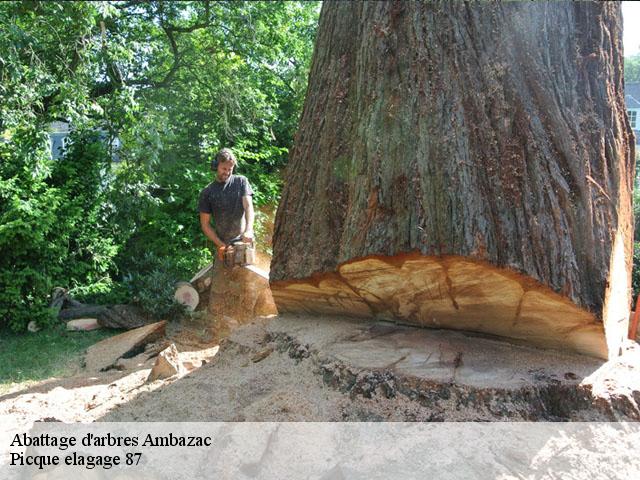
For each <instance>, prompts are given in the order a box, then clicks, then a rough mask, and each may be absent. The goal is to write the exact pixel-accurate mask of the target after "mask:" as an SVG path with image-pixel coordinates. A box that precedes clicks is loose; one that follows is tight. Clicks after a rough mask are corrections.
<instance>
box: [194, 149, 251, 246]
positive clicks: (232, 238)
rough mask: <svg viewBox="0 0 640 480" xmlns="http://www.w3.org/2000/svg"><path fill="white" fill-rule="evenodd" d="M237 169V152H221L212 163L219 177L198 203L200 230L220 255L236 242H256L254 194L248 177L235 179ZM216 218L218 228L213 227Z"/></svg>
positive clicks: (240, 176) (202, 194) (226, 150)
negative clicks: (234, 173) (235, 168)
mask: <svg viewBox="0 0 640 480" xmlns="http://www.w3.org/2000/svg"><path fill="white" fill-rule="evenodd" d="M235 166H236V157H235V156H234V155H233V152H232V151H231V150H229V149H228V148H223V149H222V150H220V151H219V152H218V153H217V154H216V157H215V159H214V160H213V162H212V163H211V169H212V170H213V171H214V172H215V175H216V177H215V179H214V181H213V182H211V183H210V184H209V185H208V186H207V187H206V188H205V189H204V190H202V192H200V199H199V200H198V211H199V212H200V227H201V228H202V232H203V233H204V234H205V235H206V236H207V238H209V239H210V240H212V241H213V243H214V244H215V245H216V247H217V249H218V252H221V251H223V250H224V249H225V248H226V246H227V245H231V244H233V242H237V241H239V240H242V241H243V242H251V241H252V240H253V218H254V214H253V202H252V195H253V191H252V190H251V185H249V181H248V180H247V178H246V177H243V176H242V175H233V169H234V167H235ZM212 218H213V221H214V224H215V227H213V226H212V225H211V220H212Z"/></svg>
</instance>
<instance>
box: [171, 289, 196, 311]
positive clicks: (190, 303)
mask: <svg viewBox="0 0 640 480" xmlns="http://www.w3.org/2000/svg"><path fill="white" fill-rule="evenodd" d="M173 298H174V299H175V301H176V302H178V303H179V304H180V305H184V306H185V308H186V309H187V310H188V311H190V312H193V311H194V310H195V309H196V307H197V306H198V303H200V296H199V295H198V291H197V290H196V289H195V288H193V285H191V284H190V283H189V282H178V283H177V285H176V291H175V293H174V294H173Z"/></svg>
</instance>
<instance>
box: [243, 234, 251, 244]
mask: <svg viewBox="0 0 640 480" xmlns="http://www.w3.org/2000/svg"><path fill="white" fill-rule="evenodd" d="M242 241H243V242H244V243H252V242H253V232H244V233H243V234H242Z"/></svg>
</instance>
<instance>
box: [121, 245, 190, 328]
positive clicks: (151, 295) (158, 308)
mask: <svg viewBox="0 0 640 480" xmlns="http://www.w3.org/2000/svg"><path fill="white" fill-rule="evenodd" d="M188 274H189V272H185V271H184V270H183V269H181V268H180V267H179V266H178V265H177V264H176V262H175V261H174V260H173V259H172V258H170V257H169V258H167V257H165V258H160V257H158V256H157V255H155V254H154V253H146V254H145V255H144V256H143V257H142V258H139V259H135V260H134V261H133V262H132V271H131V272H129V273H127V274H125V276H124V281H123V283H124V285H125V286H126V287H127V288H128V290H129V294H130V297H131V299H132V300H133V303H135V304H137V305H139V306H140V307H141V308H142V309H143V310H144V311H145V312H146V313H148V314H150V315H152V316H153V317H155V318H163V319H171V318H173V317H180V316H181V315H182V314H183V313H184V307H183V306H182V305H180V304H178V303H176V302H175V300H174V298H173V294H174V292H175V289H176V282H177V280H180V279H184V278H186V279H187V280H188V278H187V276H188ZM189 278H190V277H189Z"/></svg>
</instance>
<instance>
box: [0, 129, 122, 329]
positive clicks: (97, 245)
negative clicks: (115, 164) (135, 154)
mask: <svg viewBox="0 0 640 480" xmlns="http://www.w3.org/2000/svg"><path fill="white" fill-rule="evenodd" d="M73 138H74V141H73V143H72V144H71V146H70V149H69V151H68V152H67V154H66V155H65V156H64V157H63V158H62V159H61V160H59V161H55V162H54V161H52V160H50V158H49V155H48V151H47V147H48V140H47V139H46V137H45V136H44V135H43V134H42V133H40V132H35V131H33V130H31V131H29V130H25V131H22V130H20V131H16V132H15V134H14V135H13V137H12V139H11V141H10V142H9V143H7V144H1V147H0V155H1V157H2V159H3V162H2V163H1V164H0V165H1V166H0V196H1V197H2V199H3V202H2V203H0V284H2V285H6V287H5V288H3V289H2V291H0V319H1V320H0V328H1V327H7V326H8V327H10V328H11V329H12V330H14V331H20V330H24V329H25V328H26V326H27V323H28V322H29V321H31V320H35V321H37V322H38V323H39V324H41V325H46V324H48V323H50V322H51V321H53V317H52V315H51V312H50V311H49V309H48V308H47V296H48V294H49V293H50V292H51V289H52V287H53V286H56V285H62V286H69V285H75V284H84V283H87V282H89V283H91V282H94V281H96V280H97V279H98V278H99V277H100V276H102V275H104V274H105V273H107V271H108V270H109V269H110V268H111V267H112V265H113V264H112V258H113V257H114V256H115V254H116V252H117V249H116V247H115V246H114V244H113V241H112V239H111V238H110V237H109V236H108V235H105V232H106V218H105V217H104V215H103V214H102V201H103V193H102V191H101V189H102V180H103V172H104V168H105V166H106V165H107V164H108V161H109V160H108V157H107V156H106V153H105V150H104V147H103V146H102V144H101V142H99V141H98V140H97V139H96V138H95V137H91V136H83V135H81V134H78V135H74V137H73Z"/></svg>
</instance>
